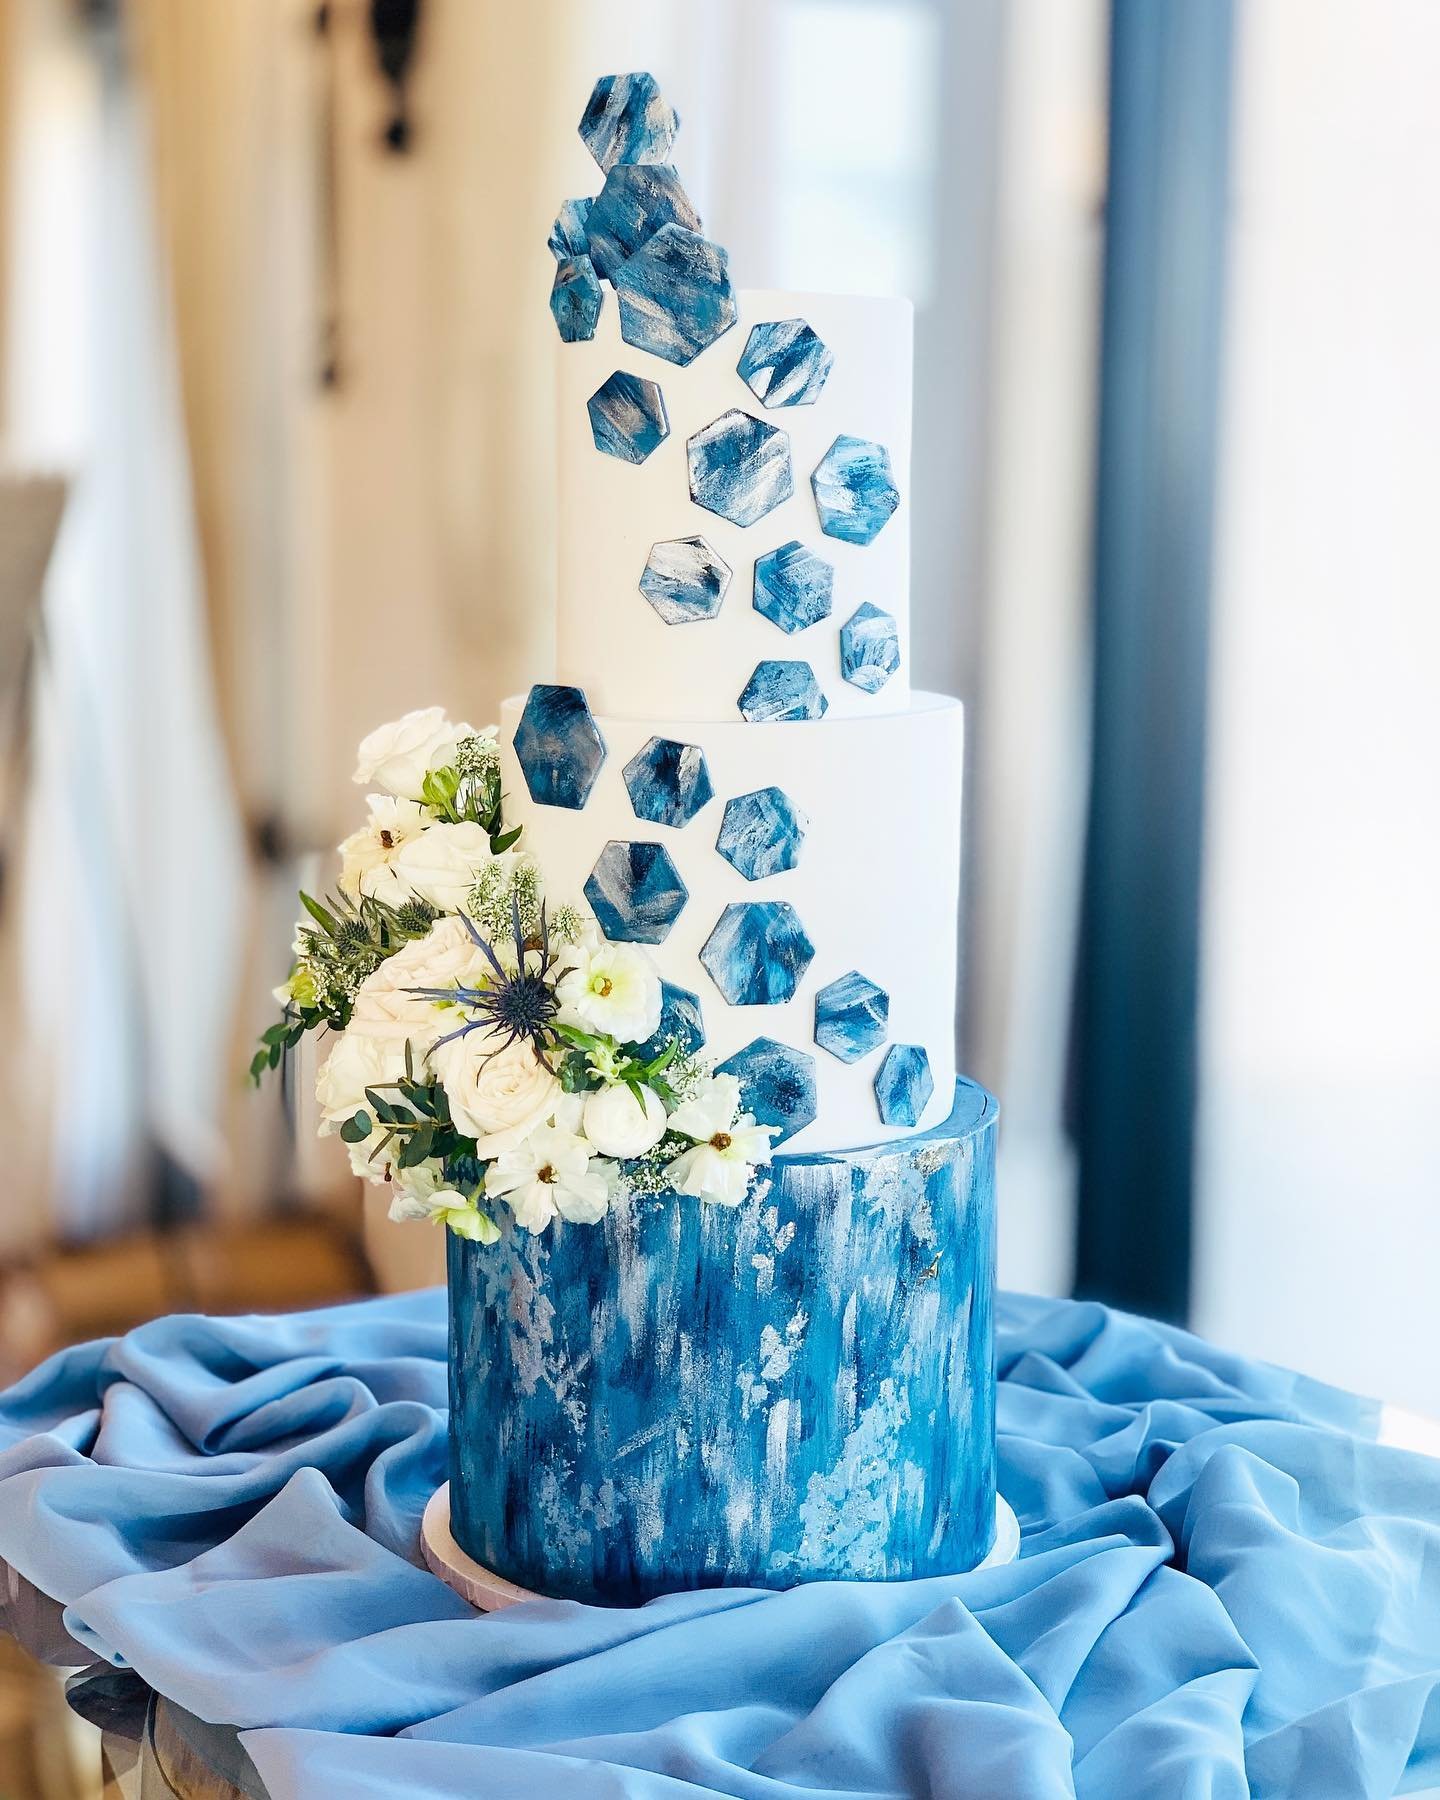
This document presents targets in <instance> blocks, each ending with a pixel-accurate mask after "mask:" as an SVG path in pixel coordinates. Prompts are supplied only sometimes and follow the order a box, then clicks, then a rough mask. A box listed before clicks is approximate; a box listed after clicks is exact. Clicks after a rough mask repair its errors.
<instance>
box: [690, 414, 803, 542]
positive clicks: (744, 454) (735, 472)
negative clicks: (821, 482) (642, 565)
mask: <svg viewBox="0 0 1440 1800" xmlns="http://www.w3.org/2000/svg"><path fill="white" fill-rule="evenodd" d="M685 452H686V456H687V458H688V460H689V466H690V498H691V499H692V500H693V501H694V502H695V504H696V505H697V506H703V507H704V508H705V510H706V511H707V512H713V513H717V514H718V515H719V516H720V517H721V518H722V519H728V520H729V521H730V523H731V524H732V525H753V524H754V523H755V521H756V520H757V519H763V518H764V517H765V515H766V513H768V512H773V511H774V509H775V508H776V507H777V506H779V505H780V503H781V501H782V500H788V499H789V498H790V496H791V495H792V494H793V493H794V492H795V478H794V475H793V473H792V471H791V467H790V438H789V434H788V433H787V432H784V431H781V430H780V428H779V426H778V425H767V424H766V423H765V421H764V420H763V419H756V418H752V417H751V415H750V414H749V413H747V412H741V411H740V410H739V408H738V407H732V408H731V410H730V411H729V412H727V413H721V415H720V417H719V418H718V419H715V420H713V421H712V422H711V423H710V424H709V425H707V426H705V428H704V429H703V430H701V431H697V432H696V433H695V435H694V436H693V437H692V438H690V439H688V440H687V442H686V445H685Z"/></svg>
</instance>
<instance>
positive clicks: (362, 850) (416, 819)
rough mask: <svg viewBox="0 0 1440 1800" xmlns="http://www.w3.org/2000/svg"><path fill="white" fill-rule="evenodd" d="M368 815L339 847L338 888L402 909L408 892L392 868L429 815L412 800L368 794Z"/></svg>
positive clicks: (427, 821) (408, 895)
mask: <svg viewBox="0 0 1440 1800" xmlns="http://www.w3.org/2000/svg"><path fill="white" fill-rule="evenodd" d="M367 804H368V806H369V808H370V816H369V818H368V819H366V821H365V823H364V824H363V825H362V826H361V827H360V829H359V830H358V831H352V832H351V833H350V835H349V837H347V838H346V840H345V842H344V843H343V844H341V846H340V885H341V887H342V888H344V890H345V892H346V893H347V894H365V895H368V896H369V897H370V898H371V899H373V900H383V901H384V902H385V903H386V905H387V906H402V905H403V904H404V903H405V901H407V900H408V899H410V898H411V890H410V888H409V887H408V886H407V884H406V883H405V881H404V880H403V879H402V878H401V876H400V874H399V873H398V871H397V869H396V864H397V862H398V861H399V858H400V854H401V852H402V851H403V850H404V848H405V846H406V845H407V844H408V843H409V842H410V841H411V840H412V839H413V838H417V837H419V835H420V834H421V832H423V831H424V830H425V828H426V826H427V825H429V823H430V815H429V813H427V812H426V810H425V808H424V807H423V806H417V805H416V804H415V802H414V801H413V800H395V799H392V798H391V797H390V796H389V795H388V794H371V795H370V796H369V798H368V801H367Z"/></svg>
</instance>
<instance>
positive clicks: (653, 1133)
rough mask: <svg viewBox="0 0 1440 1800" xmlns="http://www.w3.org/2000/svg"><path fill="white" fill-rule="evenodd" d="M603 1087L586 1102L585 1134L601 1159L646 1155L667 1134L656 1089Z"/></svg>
mask: <svg viewBox="0 0 1440 1800" xmlns="http://www.w3.org/2000/svg"><path fill="white" fill-rule="evenodd" d="M640 1092H641V1095H642V1096H643V1098H642V1099H641V1100H637V1099H636V1098H635V1096H634V1094H633V1093H632V1092H631V1090H630V1089H629V1088H628V1087H625V1086H624V1085H623V1084H622V1085H620V1086H617V1087H607V1088H601V1089H600V1091H599V1093H597V1094H591V1095H590V1096H589V1098H588V1099H587V1100H586V1102H585V1114H584V1118H585V1135H586V1137H587V1138H589V1140H590V1142H591V1144H592V1145H594V1147H595V1149H596V1151H597V1152H598V1153H599V1154H600V1155H601V1156H618V1157H622V1158H623V1157H627V1156H643V1155H644V1154H645V1152H646V1151H647V1150H653V1149H654V1147H655V1145H656V1144H658V1143H659V1142H660V1140H661V1138H662V1137H664V1135H665V1123H666V1119H665V1106H664V1102H663V1101H662V1100H661V1098H660V1096H659V1095H658V1094H657V1093H656V1092H655V1090H654V1089H653V1088H648V1087H642V1088H641V1090H640Z"/></svg>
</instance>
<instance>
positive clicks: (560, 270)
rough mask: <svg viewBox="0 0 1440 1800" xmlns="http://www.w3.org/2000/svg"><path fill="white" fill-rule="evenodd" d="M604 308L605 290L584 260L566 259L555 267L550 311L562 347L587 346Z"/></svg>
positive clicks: (590, 264) (580, 257)
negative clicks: (568, 345) (569, 345)
mask: <svg viewBox="0 0 1440 1800" xmlns="http://www.w3.org/2000/svg"><path fill="white" fill-rule="evenodd" d="M604 304H605V290H604V288H603V287H601V285H600V277H599V276H598V275H597V274H596V273H595V265H594V264H593V263H592V262H591V261H590V258H589V257H588V256H567V257H565V258H564V259H563V261H561V262H558V263H556V265H555V280H554V283H553V285H552V286H551V289H550V311H551V314H552V315H553V317H554V320H555V328H556V330H557V331H558V332H559V333H560V342H561V343H562V344H588V343H589V342H590V340H591V338H593V337H594V335H595V327H596V326H597V325H598V324H599V323H600V308H601V307H602V306H603V305H604Z"/></svg>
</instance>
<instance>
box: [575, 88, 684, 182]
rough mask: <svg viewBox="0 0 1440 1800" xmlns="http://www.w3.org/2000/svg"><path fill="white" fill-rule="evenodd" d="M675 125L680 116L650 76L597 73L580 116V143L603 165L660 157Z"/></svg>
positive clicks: (665, 152)
mask: <svg viewBox="0 0 1440 1800" xmlns="http://www.w3.org/2000/svg"><path fill="white" fill-rule="evenodd" d="M679 129H680V119H679V115H678V114H677V113H676V111H675V108H674V107H673V106H671V104H670V102H669V101H668V100H667V99H666V98H665V96H664V95H663V94H662V93H661V92H660V87H659V84H658V82H657V81H656V80H655V77H654V76H653V75H647V74H646V73H645V72H644V70H637V71H636V72H635V73H634V74H632V75H602V76H601V77H600V79H599V80H598V81H597V82H596V83H595V86H594V87H593V88H592V89H591V90H590V98H589V99H588V100H587V101H586V102H585V111H584V113H583V114H582V115H581V118H580V136H581V138H582V140H583V141H584V144H585V148H586V149H587V150H588V151H589V152H590V154H591V155H592V156H593V157H594V158H595V160H596V162H597V163H599V165H600V167H601V168H602V169H606V170H609V169H613V168H614V167H615V165H616V163H652V162H664V161H665V159H666V158H667V157H668V156H669V154H670V146H671V145H672V144H673V143H674V142H675V133H676V132H677V131H678V130H679Z"/></svg>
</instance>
